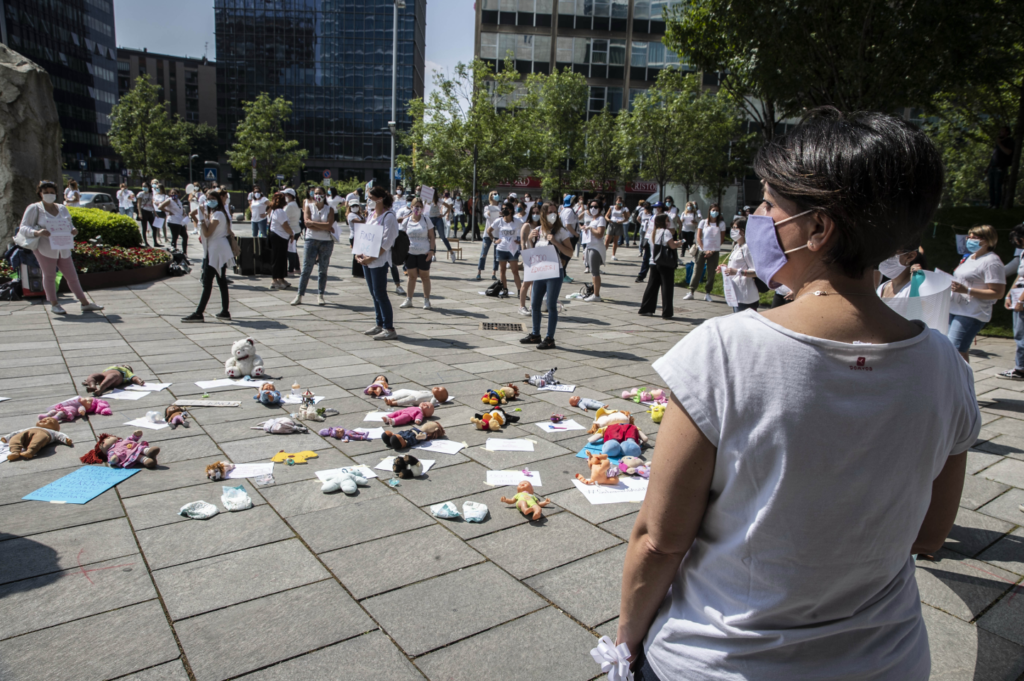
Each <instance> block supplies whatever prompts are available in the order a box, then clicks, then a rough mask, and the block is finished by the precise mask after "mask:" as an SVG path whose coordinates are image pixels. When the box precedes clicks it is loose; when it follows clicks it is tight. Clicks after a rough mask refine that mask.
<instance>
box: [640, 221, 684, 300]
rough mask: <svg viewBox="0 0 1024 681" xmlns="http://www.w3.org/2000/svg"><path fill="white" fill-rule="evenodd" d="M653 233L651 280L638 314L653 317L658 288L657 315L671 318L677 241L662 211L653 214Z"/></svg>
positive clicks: (676, 261)
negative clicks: (659, 301) (659, 295)
mask: <svg viewBox="0 0 1024 681" xmlns="http://www.w3.org/2000/svg"><path fill="white" fill-rule="evenodd" d="M651 222H652V223H653V224H654V234H653V236H652V237H651V245H652V250H653V252H652V255H651V258H652V260H653V269H654V271H653V272H651V280H650V282H648V284H647V288H646V289H645V290H644V295H643V299H642V300H641V301H640V310H639V311H638V314H640V315H643V316H645V317H653V316H654V311H655V310H656V309H657V307H658V291H659V290H660V291H661V318H662V319H672V317H673V316H674V315H675V309H674V308H673V306H672V294H673V293H674V291H675V286H676V281H675V278H676V266H677V264H678V261H679V259H678V251H677V250H676V249H678V248H679V241H677V240H676V238H675V234H674V232H673V230H672V227H671V224H672V220H671V218H669V216H668V215H667V214H665V213H661V214H659V215H656V216H655V217H654V220H652V221H651Z"/></svg>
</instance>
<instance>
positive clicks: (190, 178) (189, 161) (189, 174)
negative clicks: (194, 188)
mask: <svg viewBox="0 0 1024 681" xmlns="http://www.w3.org/2000/svg"><path fill="white" fill-rule="evenodd" d="M197 158H199V154H192V155H191V156H189V157H188V183H189V184H192V161H194V160H196V159H197Z"/></svg>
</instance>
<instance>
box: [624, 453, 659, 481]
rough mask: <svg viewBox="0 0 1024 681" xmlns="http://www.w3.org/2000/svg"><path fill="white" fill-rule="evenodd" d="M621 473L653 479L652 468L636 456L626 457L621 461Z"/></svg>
mask: <svg viewBox="0 0 1024 681" xmlns="http://www.w3.org/2000/svg"><path fill="white" fill-rule="evenodd" d="M619 472H620V473H624V474H626V475H639V476H640V477H641V478H649V477H651V467H650V466H648V465H647V462H646V461H644V460H643V459H641V458H638V457H635V456H624V457H622V460H621V461H619Z"/></svg>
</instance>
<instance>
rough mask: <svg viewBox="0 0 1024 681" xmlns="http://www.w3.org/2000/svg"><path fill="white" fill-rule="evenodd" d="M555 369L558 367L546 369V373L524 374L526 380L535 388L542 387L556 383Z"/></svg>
mask: <svg viewBox="0 0 1024 681" xmlns="http://www.w3.org/2000/svg"><path fill="white" fill-rule="evenodd" d="M556 371H558V367H554V368H553V369H548V372H547V373H546V374H537V375H536V376H531V375H530V374H526V382H527V383H529V384H530V385H532V386H534V387H535V388H543V387H544V386H546V385H558V379H557V378H555V372H556Z"/></svg>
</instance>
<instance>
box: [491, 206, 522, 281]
mask: <svg viewBox="0 0 1024 681" xmlns="http://www.w3.org/2000/svg"><path fill="white" fill-rule="evenodd" d="M522 227H523V221H522V220H520V219H519V218H517V217H514V216H513V215H512V204H510V203H506V204H503V205H502V206H501V217H500V218H498V219H497V220H495V221H494V222H493V223H492V224H491V226H490V230H491V238H492V239H493V240H494V241H495V243H496V245H495V247H494V250H495V255H496V256H497V258H498V272H499V274H498V277H499V280H500V281H501V295H500V296H499V297H501V298H508V280H507V278H506V275H505V271H506V269H508V268H509V267H510V266H511V268H512V277H513V278H514V279H515V282H516V295H517V296H518V294H519V287H520V286H521V282H520V280H519V244H520V236H519V233H520V231H521V230H522Z"/></svg>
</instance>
